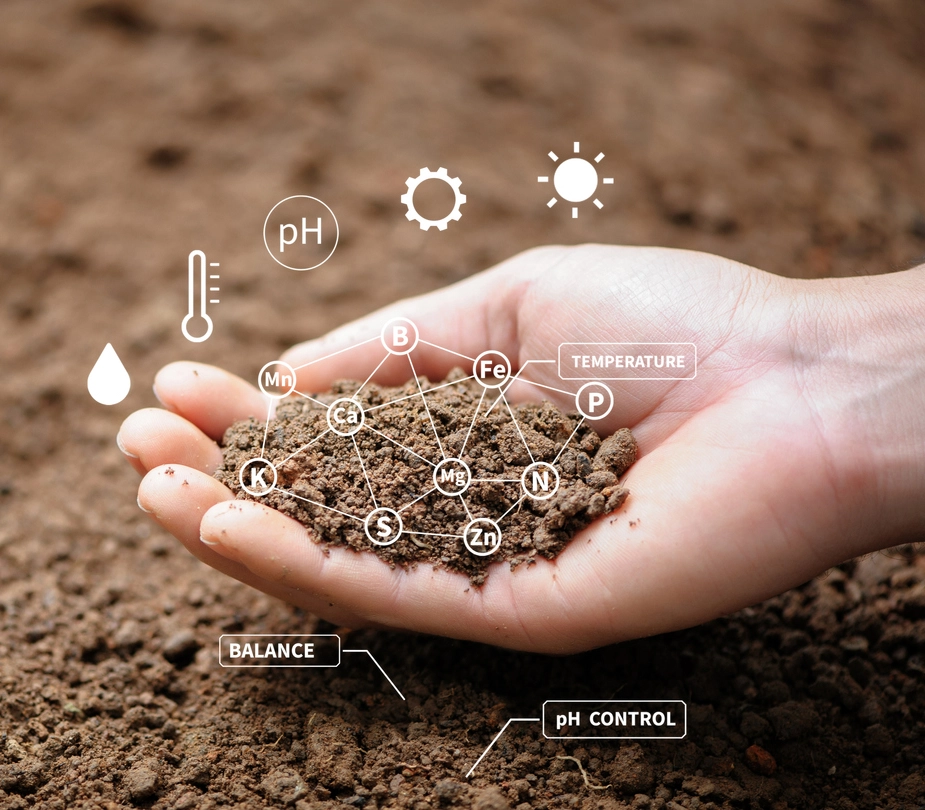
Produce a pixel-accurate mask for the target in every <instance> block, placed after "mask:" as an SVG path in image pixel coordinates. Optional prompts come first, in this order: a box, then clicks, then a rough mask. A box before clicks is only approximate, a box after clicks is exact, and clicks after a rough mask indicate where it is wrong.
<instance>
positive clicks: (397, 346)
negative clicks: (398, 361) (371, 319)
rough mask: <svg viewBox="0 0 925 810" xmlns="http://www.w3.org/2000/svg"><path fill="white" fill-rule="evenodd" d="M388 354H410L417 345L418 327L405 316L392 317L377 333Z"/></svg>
mask: <svg viewBox="0 0 925 810" xmlns="http://www.w3.org/2000/svg"><path fill="white" fill-rule="evenodd" d="M379 339H380V340H381V341H382V345H383V346H385V350H386V351H387V352H388V353H389V354H400V355H405V354H411V352H413V351H414V349H415V347H416V346H417V345H418V339H419V336H418V328H417V327H416V326H415V325H414V324H413V323H412V322H411V321H409V320H408V319H407V318H392V320H390V321H389V322H388V323H386V325H385V326H383V327H382V332H381V333H380V335H379Z"/></svg>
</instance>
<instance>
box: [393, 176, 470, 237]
mask: <svg viewBox="0 0 925 810" xmlns="http://www.w3.org/2000/svg"><path fill="white" fill-rule="evenodd" d="M425 180H442V181H443V182H444V183H446V184H447V185H448V186H449V187H450V188H451V189H453V196H454V197H455V203H454V205H453V210H452V211H450V213H449V214H447V215H446V216H445V217H444V218H443V219H427V218H425V217H423V216H421V215H420V214H419V213H418V212H417V209H416V208H415V207H414V192H415V190H416V189H417V187H418V186H419V185H421V183H423V182H424V181H425ZM405 185H406V186H408V190H407V191H406V192H405V193H404V194H402V195H401V201H402V202H403V203H404V204H405V206H406V207H407V208H408V213H407V214H405V217H406V218H407V219H408V220H412V219H416V220H417V221H418V222H419V223H420V225H421V230H422V231H426V230H429V229H430V228H432V227H433V226H434V225H436V226H437V229H438V230H441V231H445V230H446V226H447V225H448V224H449V222H450V220H456V219H459V218H460V217H461V216H462V214H460V213H459V206H461V205H462V204H463V203H464V202H465V201H466V195H465V194H463V193H462V192H461V191H460V190H459V187H460V185H461V181H460V179H459V178H458V177H450V175H449V173H448V172H447V170H446V169H444V168H443V167H442V166H441V167H440V168H439V169H437V171H435V172H432V171H431V170H430V169H428V168H424V169H421V173H420V174H419V175H418V176H417V177H409V178H408V180H407V181H406V183H405Z"/></svg>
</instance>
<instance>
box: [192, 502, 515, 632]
mask: <svg viewBox="0 0 925 810" xmlns="http://www.w3.org/2000/svg"><path fill="white" fill-rule="evenodd" d="M202 532H203V537H204V538H205V539H207V540H209V541H210V542H211V543H213V546H212V548H213V549H215V550H216V551H218V552H219V553H221V554H222V555H225V556H227V557H228V559H229V560H234V561H236V562H238V563H240V564H242V565H244V566H245V567H247V568H248V570H250V571H251V572H252V573H253V574H256V575H257V576H258V577H260V578H261V579H263V580H266V581H268V582H276V583H284V584H287V585H290V586H294V587H298V588H299V589H300V590H301V591H303V592H306V593H311V594H314V595H315V596H316V597H317V598H319V599H321V600H323V601H325V602H328V603H334V604H336V605H337V606H338V607H341V608H342V609H344V610H346V611H348V612H350V613H353V614H355V615H357V616H359V617H361V618H362V619H364V620H366V621H368V622H371V623H374V624H377V625H381V626H389V627H396V628H403V629H408V630H415V631H418V632H424V633H434V634H439V635H445V636H452V637H454V638H464V639H471V640H476V641H486V642H489V643H493V644H503V645H505V646H511V647H524V646H525V645H526V640H525V638H524V635H523V633H522V632H521V630H520V627H519V626H518V623H517V622H516V621H513V620H512V616H511V611H510V602H509V600H508V599H507V598H506V596H505V595H504V591H505V585H506V581H507V578H506V577H504V573H503V572H504V571H506V570H507V571H508V573H509V569H508V568H507V566H498V568H497V569H494V570H495V571H497V572H498V573H499V574H501V576H500V577H498V583H497V584H498V587H492V588H489V587H488V585H486V586H485V587H483V588H481V589H477V588H474V587H472V586H471V585H470V583H469V581H468V580H467V579H466V578H465V577H463V576H461V575H459V574H454V573H451V572H449V571H447V570H445V569H442V568H435V567H433V566H429V565H420V566H418V567H416V568H414V569H412V570H404V569H402V568H390V567H389V566H388V565H386V564H385V563H383V561H382V560H380V559H379V558H378V557H376V556H375V555H374V554H371V553H358V552H356V551H353V550H350V549H345V548H342V547H329V546H324V545H319V544H316V543H314V542H312V541H311V539H310V538H309V536H308V533H307V530H306V529H305V528H304V527H303V526H301V525H300V524H298V523H296V522H295V521H294V520H292V519H290V518H288V517H286V516H285V515H283V514H281V513H279V512H277V511H275V510H273V509H270V508H269V507H267V506H264V505H263V504H260V503H255V502H253V501H236V502H235V503H234V504H219V505H217V506H214V507H213V508H212V509H210V510H209V511H208V512H207V513H206V515H205V516H204V518H203V521H202ZM494 577H495V573H493V574H492V576H491V577H489V582H491V581H492V579H493V578H494Z"/></svg>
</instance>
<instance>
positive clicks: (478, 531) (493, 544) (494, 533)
mask: <svg viewBox="0 0 925 810" xmlns="http://www.w3.org/2000/svg"><path fill="white" fill-rule="evenodd" d="M463 543H464V544H465V546H466V548H467V549H469V551H470V552H472V553H473V554H475V556H476V557H488V556H489V555H491V554H494V553H495V552H496V551H497V550H498V549H499V548H501V528H500V527H499V526H498V524H497V523H495V521H493V520H492V519H491V518H476V519H475V520H472V521H470V522H469V524H468V525H467V526H466V528H465V529H463Z"/></svg>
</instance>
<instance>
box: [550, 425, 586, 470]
mask: <svg viewBox="0 0 925 810" xmlns="http://www.w3.org/2000/svg"><path fill="white" fill-rule="evenodd" d="M584 423H585V418H584V417H583V416H582V417H581V419H579V420H578V424H577V425H575V429H574V430H573V431H572V435H571V436H569V437H568V438H567V439H566V440H565V444H563V445H562V449H561V450H559V452H558V453H556V457H555V458H554V459H553V460H552V463H553V464H555V463H556V462H557V461H558V460H559V456H561V455H562V454H563V453H564V452H565V448H566V447H568V443H569V442H570V441H571V440H572V439H574V438H575V434H576V433H578V429H579V428H580V427H581V426H582V425H583V424H584Z"/></svg>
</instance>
